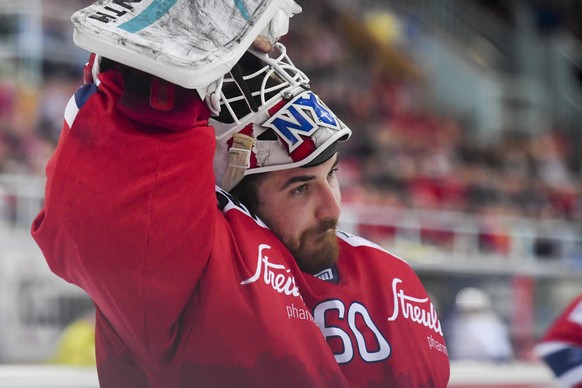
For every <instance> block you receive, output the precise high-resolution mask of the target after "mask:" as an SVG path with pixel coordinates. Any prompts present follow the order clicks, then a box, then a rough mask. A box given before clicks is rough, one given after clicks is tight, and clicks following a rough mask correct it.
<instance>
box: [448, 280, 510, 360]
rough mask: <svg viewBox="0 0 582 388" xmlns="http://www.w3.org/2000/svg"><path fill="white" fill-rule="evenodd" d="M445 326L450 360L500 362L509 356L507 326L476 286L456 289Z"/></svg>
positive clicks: (485, 295)
mask: <svg viewBox="0 0 582 388" xmlns="http://www.w3.org/2000/svg"><path fill="white" fill-rule="evenodd" d="M447 329H448V331H447V333H445V334H448V335H447V343H448V344H449V351H450V355H451V359H454V360H476V361H493V362H503V361H509V360H511V359H512V357H513V349H512V345H511V340H510V338H509V331H508V329H507V325H506V324H505V323H504V322H503V321H502V320H501V318H500V317H499V315H497V313H496V312H495V311H494V310H493V308H492V306H491V298H490V297H489V295H487V294H486V293H485V292H484V291H482V290H480V289H478V288H475V287H466V288H463V289H462V290H461V291H459V292H458V294H457V296H456V298H455V312H454V315H453V317H452V318H451V320H450V322H449V324H448V325H447Z"/></svg>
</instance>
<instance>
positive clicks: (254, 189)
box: [230, 173, 268, 214]
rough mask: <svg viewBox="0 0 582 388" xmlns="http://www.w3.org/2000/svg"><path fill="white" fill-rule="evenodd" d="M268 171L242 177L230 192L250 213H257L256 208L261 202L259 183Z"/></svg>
mask: <svg viewBox="0 0 582 388" xmlns="http://www.w3.org/2000/svg"><path fill="white" fill-rule="evenodd" d="M267 174H268V173H262V174H251V175H247V176H245V177H244V178H243V180H242V181H240V183H239V184H238V185H236V186H235V187H234V188H233V189H232V190H230V193H231V194H232V195H233V196H234V197H235V198H236V199H238V200H239V201H240V202H241V203H242V204H243V205H245V207H246V208H247V209H248V210H249V211H250V212H251V213H252V214H257V209H258V208H259V205H260V204H261V203H260V201H259V184H260V183H261V182H262V181H263V179H264V178H265V177H266V176H267Z"/></svg>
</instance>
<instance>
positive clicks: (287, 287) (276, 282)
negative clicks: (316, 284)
mask: <svg viewBox="0 0 582 388" xmlns="http://www.w3.org/2000/svg"><path fill="white" fill-rule="evenodd" d="M267 249H271V246H270V245H267V244H261V245H259V254H258V259H257V270H256V271H255V274H254V275H253V276H251V277H250V278H248V279H247V280H244V281H242V282H241V283H240V284H241V285H246V284H250V283H254V282H256V281H257V280H259V279H260V278H261V273H262V274H263V276H262V278H263V281H264V282H265V284H267V285H271V287H273V289H274V290H275V291H277V292H278V293H280V294H285V295H293V296H295V297H298V296H299V288H298V287H297V285H296V284H295V278H294V277H293V275H291V274H290V273H291V270H290V269H288V268H286V267H285V266H284V265H282V264H274V263H271V262H269V256H267V255H266V254H264V253H263V251H265V250H267Z"/></svg>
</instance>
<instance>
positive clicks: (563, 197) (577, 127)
mask: <svg viewBox="0 0 582 388" xmlns="http://www.w3.org/2000/svg"><path fill="white" fill-rule="evenodd" d="M90 3H91V2H90V1H81V0H21V1H12V0H0V386H1V387H69V386H70V387H96V386H98V383H97V378H96V374H95V370H94V367H93V366H92V360H91V359H90V357H88V356H87V355H86V354H85V353H83V352H82V350H79V349H77V350H78V353H76V352H77V350H75V351H73V350H70V351H68V352H67V351H65V356H63V354H62V353H61V354H60V353H59V352H60V351H62V347H63V346H65V345H63V342H64V341H65V339H66V338H75V339H77V340H78V341H79V342H80V343H79V344H76V345H75V344H74V343H73V344H69V345H68V346H72V348H70V349H76V348H75V346H77V348H81V347H82V345H83V342H82V341H81V339H80V338H84V339H85V340H86V337H83V335H85V336H86V332H82V330H80V331H79V333H81V334H78V335H77V336H76V337H75V336H73V337H70V336H69V337H67V333H66V330H67V329H71V327H72V326H71V325H72V324H74V323H79V322H82V321H83V319H84V318H85V317H87V316H88V315H89V316H90V314H91V310H92V304H91V301H90V300H88V298H87V297H86V296H85V295H84V294H83V293H82V292H81V291H80V290H79V289H77V288H75V287H73V286H70V285H68V284H65V283H64V282H62V281H60V280H59V279H57V278H56V277H54V276H53V275H52V274H51V273H50V271H49V269H48V268H47V266H46V264H45V262H44V260H43V258H42V255H41V253H40V252H39V250H38V248H37V247H36V246H35V244H34V243H33V241H32V240H31V238H30V236H29V228H30V223H31V221H32V219H33V218H34V216H35V215H36V213H37V212H38V211H39V209H40V207H41V205H42V201H43V184H44V165H45V163H46V161H47V159H48V157H49V156H50V154H51V152H52V150H53V149H54V147H55V144H56V141H57V139H58V136H59V131H60V128H61V123H62V114H63V110H64V106H65V104H66V102H67V101H68V99H69V97H70V96H71V94H72V93H73V92H74V91H75V90H76V88H77V87H78V86H79V85H80V83H81V82H82V71H81V69H82V65H83V64H84V62H85V61H86V60H87V53H86V52H84V51H82V50H80V49H78V48H76V47H75V46H74V45H73V43H72V25H71V23H70V15H71V14H72V12H73V11H74V10H77V9H80V8H82V7H83V6H85V5H88V4H90ZM298 3H299V4H300V5H301V6H302V7H303V9H304V12H303V13H302V14H300V15H297V16H295V17H294V18H293V19H292V21H291V31H290V33H289V35H288V36H286V37H285V38H284V39H283V41H284V43H285V44H286V45H287V47H288V50H289V53H290V54H291V57H292V58H293V60H294V62H295V63H296V64H297V65H298V66H299V67H300V68H301V69H303V70H304V71H305V72H306V73H307V75H308V76H310V78H311V79H312V86H313V88H314V89H315V90H316V91H317V92H318V94H319V95H320V96H321V97H322V99H323V100H324V101H326V103H327V104H328V105H330V107H331V108H332V109H333V110H334V112H336V113H337V114H338V115H339V116H340V117H341V118H342V119H343V120H344V121H345V122H346V123H347V124H348V125H349V126H350V127H351V128H352V129H353V130H354V132H355V136H354V137H353V138H352V141H351V142H350V144H349V145H348V147H346V148H345V149H344V150H343V151H342V168H341V170H340V174H341V179H342V186H343V188H342V189H343V193H344V194H343V200H344V204H345V210H344V213H343V216H342V228H344V229H346V230H349V231H353V232H355V233H358V234H360V235H363V236H365V237H368V238H370V239H372V240H373V241H376V242H378V243H379V244H381V245H382V246H384V247H385V248H386V249H388V250H390V251H392V252H394V253H396V254H397V255H399V256H400V257H403V258H404V259H406V260H407V261H408V262H409V263H411V265H412V266H413V267H414V268H415V269H416V271H417V272H418V273H419V275H420V276H421V278H422V280H423V281H424V283H425V285H426V287H427V289H428V291H429V293H430V294H431V295H432V297H433V298H434V300H435V304H436V305H437V308H438V310H439V315H440V316H441V320H442V322H443V325H444V326H445V334H446V335H452V334H450V333H447V332H446V327H447V322H449V321H450V320H451V319H452V318H453V316H454V315H455V313H456V311H457V310H458V307H459V306H458V304H457V303H456V297H457V294H458V293H459V291H461V290H463V289H465V288H466V287H472V288H477V289H479V290H481V292H482V293H483V294H485V295H487V298H488V300H489V302H488V304H489V306H490V307H491V309H492V311H493V313H495V314H496V315H497V316H499V317H500V318H501V320H502V321H503V323H504V324H505V325H506V327H507V330H508V333H509V338H510V343H511V349H512V356H511V357H509V358H508V359H502V360H500V359H494V360H485V361H483V360H481V361H475V360H468V359H463V358H462V357H461V358H460V359H457V358H455V359H454V360H453V363H452V377H451V384H450V386H452V387H485V386H487V387H489V386H491V387H493V386H495V387H551V386H553V384H554V383H553V379H552V375H551V373H550V372H549V371H548V370H547V368H546V367H545V366H544V365H543V364H541V363H540V361H539V360H537V359H536V357H535V355H534V354H533V351H532V347H533V345H534V344H535V342H536V341H537V340H538V339H539V337H540V336H541V335H542V333H543V332H544V330H545V329H546V328H547V327H548V325H549V324H550V323H551V322H552V320H553V319H554V318H555V317H556V316H557V314H558V313H559V312H560V311H561V310H562V309H563V308H564V307H565V305H566V304H567V303H568V302H569V301H570V300H571V299H572V298H573V297H574V296H576V295H577V294H579V293H581V292H582V244H581V235H580V227H581V221H582V212H581V210H582V201H581V199H582V186H581V183H582V180H581V162H582V153H581V152H579V150H581V149H582V120H581V119H582V84H581V82H582V71H581V69H582V67H581V66H582V49H581V47H582V46H581V42H580V38H581V37H582V34H581V33H582V31H581V30H580V29H581V28H582V27H581V26H582V23H580V22H581V17H582V2H580V1H575V0H570V1H558V0H556V1H543V0H512V1H501V0H499V1H494V0H431V1H421V0H416V1H415V0H408V1H407V0H376V1H373V0H367V1H357V2H355V1H347V0H327V1H325V0H320V1H307V0H298ZM78 327H79V326H77V328H78ZM83 333H84V334H83ZM69 341H73V342H74V340H70V339H69Z"/></svg>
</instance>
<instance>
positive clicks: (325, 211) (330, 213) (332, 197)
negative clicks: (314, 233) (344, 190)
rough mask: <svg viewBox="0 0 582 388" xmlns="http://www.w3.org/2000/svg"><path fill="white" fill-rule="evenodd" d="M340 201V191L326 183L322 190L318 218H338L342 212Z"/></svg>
mask: <svg viewBox="0 0 582 388" xmlns="http://www.w3.org/2000/svg"><path fill="white" fill-rule="evenodd" d="M340 202H341V198H340V195H339V191H338V190H334V189H333V188H332V187H330V186H329V185H326V186H325V187H323V188H322V189H321V191H320V195H319V204H318V207H317V211H316V217H317V218H318V219H325V218H331V219H334V220H337V219H338V218H339V216H340V212H341V208H340Z"/></svg>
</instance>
